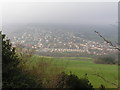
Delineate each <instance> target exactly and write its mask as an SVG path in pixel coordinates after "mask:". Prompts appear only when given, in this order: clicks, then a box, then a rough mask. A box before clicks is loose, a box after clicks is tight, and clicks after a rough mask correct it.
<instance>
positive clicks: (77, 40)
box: [11, 27, 117, 55]
mask: <svg viewBox="0 0 120 90" xmlns="http://www.w3.org/2000/svg"><path fill="white" fill-rule="evenodd" d="M28 29H29V30H33V31H32V32H30V31H27V32H22V33H21V35H19V36H13V37H12V39H11V40H12V45H13V46H14V47H16V46H17V45H21V47H22V48H31V49H34V50H35V51H36V52H80V53H86V54H94V55H106V54H109V53H113V52H117V50H115V49H114V48H113V47H111V46H110V45H108V44H107V43H106V42H104V41H103V42H102V43H100V42H95V41H91V40H87V39H84V38H83V37H82V36H83V34H81V33H77V34H76V33H74V32H67V31H66V32H65V31H64V30H60V29H59V30H44V29H40V28H33V27H31V28H30V27H29V28H28Z"/></svg>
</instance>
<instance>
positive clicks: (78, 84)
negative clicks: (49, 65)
mask: <svg viewBox="0 0 120 90" xmlns="http://www.w3.org/2000/svg"><path fill="white" fill-rule="evenodd" d="M49 87H50V88H73V89H77V88H86V89H87V90H93V86H92V85H91V83H90V82H89V80H88V79H87V77H85V78H81V79H79V78H78V77H77V76H76V75H74V74H71V73H70V75H68V74H66V73H64V72H62V73H60V74H58V75H57V76H56V77H55V78H54V79H53V80H52V81H51V82H50V84H49Z"/></svg>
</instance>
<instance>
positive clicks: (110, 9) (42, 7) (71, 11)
mask: <svg viewBox="0 0 120 90" xmlns="http://www.w3.org/2000/svg"><path fill="white" fill-rule="evenodd" d="M117 5H118V3H117V2H111V3H110V2H96V3H95V2H84V3H83V2H74V3H72V2H66V3H65V2H36V3H35V2H29V3H27V2H23V3H22V2H21V3H4V4H3V9H2V22H3V24H10V23H55V24H77V25H79V24H117V19H118V6H117Z"/></svg>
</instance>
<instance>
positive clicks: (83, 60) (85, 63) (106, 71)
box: [27, 56, 118, 88]
mask: <svg viewBox="0 0 120 90" xmlns="http://www.w3.org/2000/svg"><path fill="white" fill-rule="evenodd" d="M93 60H94V59H92V58H88V57H61V58H55V57H54V58H53V57H41V56H33V57H32V58H31V59H30V60H29V61H28V62H27V65H28V66H29V68H31V67H32V66H35V67H38V64H39V63H40V62H41V61H44V62H49V63H51V64H52V66H53V67H54V68H56V66H57V67H63V68H64V69H63V70H64V71H65V72H66V73H68V74H69V73H70V72H72V73H74V74H76V75H77V76H78V77H79V78H81V77H84V75H85V74H86V73H87V75H88V79H89V81H90V82H91V83H92V85H93V86H94V88H98V87H99V86H100V85H101V84H103V85H104V86H105V87H106V88H114V87H116V86H115V85H113V84H111V83H116V84H117V83H118V66H117V65H105V64H95V63H94V62H93ZM38 70H39V67H38ZM48 70H49V69H48ZM51 72H52V71H51ZM49 73H50V72H49ZM95 74H99V75H100V76H102V77H104V78H105V80H108V81H109V82H107V81H105V80H103V79H102V78H101V77H98V76H96V75H95Z"/></svg>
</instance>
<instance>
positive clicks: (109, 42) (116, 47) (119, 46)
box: [95, 31, 120, 51]
mask: <svg viewBox="0 0 120 90" xmlns="http://www.w3.org/2000/svg"><path fill="white" fill-rule="evenodd" d="M95 33H96V34H97V35H98V36H99V37H101V38H102V39H103V40H104V41H105V42H106V43H108V44H109V45H110V46H112V47H113V48H114V49H117V50H118V51H120V45H119V44H118V43H116V45H114V44H113V43H112V42H111V41H109V40H107V39H106V38H105V37H103V36H102V35H101V34H100V33H99V32H97V31H95Z"/></svg>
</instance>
